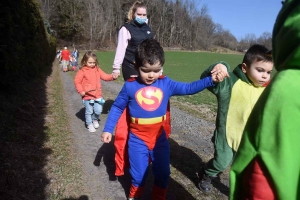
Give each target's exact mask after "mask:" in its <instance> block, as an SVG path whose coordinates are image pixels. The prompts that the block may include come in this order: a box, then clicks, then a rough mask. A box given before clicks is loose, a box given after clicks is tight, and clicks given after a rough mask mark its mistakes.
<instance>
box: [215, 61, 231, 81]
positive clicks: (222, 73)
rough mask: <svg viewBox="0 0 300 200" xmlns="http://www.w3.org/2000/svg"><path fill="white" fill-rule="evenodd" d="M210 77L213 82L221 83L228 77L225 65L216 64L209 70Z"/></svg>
mask: <svg viewBox="0 0 300 200" xmlns="http://www.w3.org/2000/svg"><path fill="white" fill-rule="evenodd" d="M211 76H212V79H213V81H214V82H222V81H223V79H224V78H226V77H229V74H228V71H227V68H226V66H225V65H223V64H217V65H216V66H214V68H213V69H212V70H211Z"/></svg>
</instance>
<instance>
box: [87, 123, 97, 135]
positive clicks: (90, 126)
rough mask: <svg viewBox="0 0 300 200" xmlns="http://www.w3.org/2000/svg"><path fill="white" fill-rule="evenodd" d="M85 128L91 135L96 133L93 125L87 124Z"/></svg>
mask: <svg viewBox="0 0 300 200" xmlns="http://www.w3.org/2000/svg"><path fill="white" fill-rule="evenodd" d="M87 128H88V130H89V132H91V133H94V132H96V129H95V128H94V125H93V123H91V124H89V125H88V126H87Z"/></svg>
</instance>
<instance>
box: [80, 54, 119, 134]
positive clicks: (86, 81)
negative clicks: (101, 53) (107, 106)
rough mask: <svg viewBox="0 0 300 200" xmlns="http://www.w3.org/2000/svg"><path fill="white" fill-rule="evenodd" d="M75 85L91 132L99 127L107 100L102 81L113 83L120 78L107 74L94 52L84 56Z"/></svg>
mask: <svg viewBox="0 0 300 200" xmlns="http://www.w3.org/2000/svg"><path fill="white" fill-rule="evenodd" d="M79 69H80V70H79V71H78V72H77V74H76V76H75V79H74V84H75V87H76V90H77V92H78V93H79V94H80V95H81V97H82V102H83V105H84V107H85V123H86V126H87V128H88V130H89V131H90V132H95V131H96V128H98V127H99V123H98V119H99V115H100V114H101V112H102V109H103V104H104V102H105V100H104V99H103V97H102V89H101V81H100V79H101V80H104V81H112V80H114V79H116V78H118V76H117V75H115V74H106V73H105V72H104V71H102V70H101V69H100V68H99V63H98V60H97V56H96V54H95V53H93V52H92V51H88V52H86V53H85V54H84V56H83V58H82V60H81V66H80V67H79Z"/></svg>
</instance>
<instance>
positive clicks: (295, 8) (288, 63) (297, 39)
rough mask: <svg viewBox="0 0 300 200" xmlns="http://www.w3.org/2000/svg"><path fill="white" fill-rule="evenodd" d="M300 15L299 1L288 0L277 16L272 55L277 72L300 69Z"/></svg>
mask: <svg viewBox="0 0 300 200" xmlns="http://www.w3.org/2000/svg"><path fill="white" fill-rule="evenodd" d="M299 13H300V6H299V0H295V1H291V0H288V1H286V2H285V3H284V5H283V7H282V9H281V11H280V12H279V14H278V16H277V19H276V23H275V26H274V29H273V37H272V44H273V49H272V54H273V59H274V65H275V68H276V70H277V71H281V70H285V69H287V68H289V69H295V68H297V69H300V64H299V63H300V48H299V45H300V14H299Z"/></svg>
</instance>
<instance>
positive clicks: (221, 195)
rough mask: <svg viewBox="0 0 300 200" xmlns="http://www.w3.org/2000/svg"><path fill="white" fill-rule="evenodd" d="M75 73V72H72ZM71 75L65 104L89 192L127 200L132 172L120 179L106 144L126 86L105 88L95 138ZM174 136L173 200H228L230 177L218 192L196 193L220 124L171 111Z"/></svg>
mask: <svg viewBox="0 0 300 200" xmlns="http://www.w3.org/2000/svg"><path fill="white" fill-rule="evenodd" d="M68 73H72V72H68ZM68 73H63V72H61V78H62V82H63V85H64V101H66V102H67V108H66V110H67V113H68V115H69V117H70V118H69V119H70V120H69V123H70V127H71V132H72V133H73V137H74V148H75V149H76V152H77V154H78V157H79V160H81V162H82V168H83V174H84V183H86V184H85V189H86V191H88V194H83V195H87V196H88V199H89V200H106V199H107V200H126V196H127V195H128V192H129V187H130V175H129V173H128V171H127V172H126V173H125V175H124V176H122V177H115V176H114V168H115V165H114V147H113V144H112V142H111V143H110V144H103V143H102V142H101V141H100V134H101V132H102V129H103V125H104V122H105V120H106V117H107V112H108V109H109V106H110V105H111V104H112V103H113V100H114V99H115V97H116V95H117V94H118V93H119V91H120V89H121V87H122V86H121V85H120V84H117V83H115V82H104V81H103V82H102V87H103V96H104V98H105V99H106V103H105V106H104V110H103V114H102V115H101V116H100V119H101V122H100V127H99V129H97V131H96V132H95V133H89V132H88V130H87V129H86V128H85V125H84V107H83V105H82V102H81V98H80V96H79V95H78V93H77V92H76V90H75V88H74V84H73V80H72V78H71V76H70V75H69V74H68ZM171 116H172V119H171V120H172V134H171V137H170V139H169V142H170V146H171V177H170V181H169V187H168V194H167V199H168V200H184V199H186V200H194V199H227V198H228V197H227V195H226V193H227V191H226V189H228V188H227V186H228V171H227V172H224V174H222V175H221V182H216V183H214V186H215V187H214V189H213V192H211V193H210V194H203V193H202V192H200V191H199V190H198V188H197V187H196V184H197V174H196V172H197V171H198V170H199V168H200V166H201V164H202V162H206V161H207V160H208V159H209V158H210V157H211V156H212V155H213V146H212V143H211V141H210V139H211V136H212V132H213V129H214V124H213V123H210V122H207V121H205V120H202V119H200V118H195V117H193V116H191V115H189V114H187V113H185V112H183V111H181V110H179V109H177V108H174V107H171ZM152 182H153V177H152V174H151V170H149V176H148V179H147V184H146V189H145V192H144V195H143V199H145V200H149V199H150V198H149V196H150V193H151V187H152Z"/></svg>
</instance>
